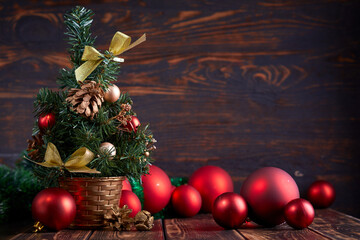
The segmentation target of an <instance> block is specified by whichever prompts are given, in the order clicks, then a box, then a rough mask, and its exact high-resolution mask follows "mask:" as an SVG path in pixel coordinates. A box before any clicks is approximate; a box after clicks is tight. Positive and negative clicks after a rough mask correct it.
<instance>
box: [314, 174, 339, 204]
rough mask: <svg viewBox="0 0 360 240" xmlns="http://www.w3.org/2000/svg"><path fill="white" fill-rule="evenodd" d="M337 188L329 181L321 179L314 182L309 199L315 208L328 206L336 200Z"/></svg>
mask: <svg viewBox="0 0 360 240" xmlns="http://www.w3.org/2000/svg"><path fill="white" fill-rule="evenodd" d="M335 197H336V194H335V188H334V187H333V185H332V184H331V183H329V182H327V181H323V180H319V181H315V182H313V183H312V184H311V185H310V187H309V189H308V191H307V199H308V200H309V201H310V202H311V203H312V205H313V206H314V208H327V207H330V205H331V204H332V203H333V202H334V201H335Z"/></svg>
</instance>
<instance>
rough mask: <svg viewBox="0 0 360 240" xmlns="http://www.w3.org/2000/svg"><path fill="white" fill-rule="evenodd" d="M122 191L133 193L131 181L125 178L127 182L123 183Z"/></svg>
mask: <svg viewBox="0 0 360 240" xmlns="http://www.w3.org/2000/svg"><path fill="white" fill-rule="evenodd" d="M121 190H123V191H124V190H129V191H132V187H131V184H130V182H129V180H128V179H127V178H125V180H124V181H123V182H122V189H121Z"/></svg>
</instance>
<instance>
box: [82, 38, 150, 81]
mask: <svg viewBox="0 0 360 240" xmlns="http://www.w3.org/2000/svg"><path fill="white" fill-rule="evenodd" d="M144 41H146V34H145V33H144V34H143V35H142V36H141V37H140V38H139V39H138V40H136V41H135V42H133V43H132V44H130V42H131V37H129V36H128V35H126V34H124V33H122V32H116V33H115V35H114V37H113V39H112V40H111V43H110V47H109V52H110V53H111V54H107V55H103V54H101V53H100V52H99V51H98V50H96V49H95V48H94V47H91V46H85V49H84V53H83V55H82V57H81V60H82V61H86V62H84V63H83V64H82V65H81V66H80V67H78V68H77V69H76V70H75V77H76V80H77V81H84V80H85V79H86V78H87V77H88V76H89V75H90V74H91V73H92V71H94V70H95V69H96V67H97V66H98V65H99V64H100V63H101V62H102V61H104V59H105V58H107V59H109V60H112V61H115V62H124V59H123V58H118V57H114V56H117V55H120V54H121V53H123V52H125V51H127V50H130V49H131V48H133V47H136V46H137V45H139V44H140V43H142V42H144Z"/></svg>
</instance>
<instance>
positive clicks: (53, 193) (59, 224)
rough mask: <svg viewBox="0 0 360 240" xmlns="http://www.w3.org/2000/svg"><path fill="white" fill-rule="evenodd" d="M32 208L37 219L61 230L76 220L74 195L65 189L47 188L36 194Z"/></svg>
mask: <svg viewBox="0 0 360 240" xmlns="http://www.w3.org/2000/svg"><path fill="white" fill-rule="evenodd" d="M31 210H32V215H33V218H34V219H35V220H36V221H39V222H41V223H42V224H44V225H45V226H46V227H48V228H51V229H54V230H58V231H59V230H61V229H64V228H67V227H68V226H69V225H70V224H71V222H72V221H73V220H74V218H75V215H76V204H75V200H74V198H73V196H71V194H70V193H69V192H67V191H65V190H64V189H61V188H47V189H44V190H42V191H41V192H39V193H38V194H37V195H36V196H35V198H34V200H33V202H32V207H31Z"/></svg>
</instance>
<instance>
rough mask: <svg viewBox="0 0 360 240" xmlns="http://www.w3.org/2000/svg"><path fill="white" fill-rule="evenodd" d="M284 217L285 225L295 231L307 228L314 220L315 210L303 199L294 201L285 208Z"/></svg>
mask: <svg viewBox="0 0 360 240" xmlns="http://www.w3.org/2000/svg"><path fill="white" fill-rule="evenodd" d="M284 217H285V221H286V223H287V224H289V225H290V226H291V227H293V228H296V229H302V228H306V227H308V226H309V225H310V224H311V223H312V222H313V220H314V217H315V210H314V208H313V206H312V205H311V203H310V202H309V201H307V200H305V199H301V198H298V199H294V200H292V201H290V202H289V203H288V204H286V206H285V210H284Z"/></svg>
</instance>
